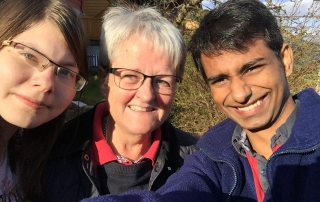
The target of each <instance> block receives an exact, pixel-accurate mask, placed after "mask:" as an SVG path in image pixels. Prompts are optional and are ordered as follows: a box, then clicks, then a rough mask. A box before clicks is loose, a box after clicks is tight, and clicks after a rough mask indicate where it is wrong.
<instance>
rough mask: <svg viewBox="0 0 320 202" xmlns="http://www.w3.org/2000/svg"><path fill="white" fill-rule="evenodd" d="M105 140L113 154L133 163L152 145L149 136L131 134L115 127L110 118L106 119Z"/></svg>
mask: <svg viewBox="0 0 320 202" xmlns="http://www.w3.org/2000/svg"><path fill="white" fill-rule="evenodd" d="M105 121H106V122H105V123H107V125H106V136H107V137H106V139H107V142H108V144H109V146H110V147H111V148H112V150H113V152H115V153H116V154H118V155H121V156H124V157H126V158H127V159H129V160H132V161H135V160H137V159H139V158H140V157H141V156H142V155H144V154H145V153H146V152H147V151H148V150H149V148H150V146H151V144H152V137H151V133H150V134H143V135H141V134H132V133H128V132H126V131H123V130H121V129H120V128H119V127H117V126H116V124H115V123H114V121H113V119H112V117H111V116H108V117H106V120H105Z"/></svg>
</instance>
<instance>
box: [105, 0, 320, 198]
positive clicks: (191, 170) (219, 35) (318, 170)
mask: <svg viewBox="0 0 320 202" xmlns="http://www.w3.org/2000/svg"><path fill="white" fill-rule="evenodd" d="M190 49H191V51H192V53H193V57H194V59H195V61H196V65H197V67H198V68H199V70H200V71H201V73H202V75H203V77H204V79H205V80H206V82H207V83H208V85H209V87H210V90H211V93H212V97H213V100H214V102H215V103H216V105H217V106H218V107H219V109H220V110H221V111H222V112H224V113H225V114H226V115H227V116H228V117H229V118H228V119H227V120H225V121H223V122H222V123H220V124H218V125H216V126H214V127H213V128H211V129H210V130H209V131H208V132H207V133H206V134H204V135H203V137H202V138H201V139H200V141H199V142H198V144H197V146H198V147H199V148H200V150H199V151H197V152H195V153H194V154H193V155H191V156H189V157H188V158H186V160H185V162H184V166H183V167H182V168H181V169H180V171H179V172H178V173H176V174H175V175H173V176H172V177H171V178H169V179H168V181H167V183H166V184H165V185H164V186H163V187H162V188H161V189H160V190H158V191H157V193H156V194H153V193H147V192H143V193H141V192H140V193H139V194H140V196H144V198H143V197H141V200H145V201H152V200H159V201H162V200H163V201H165V200H166V201H320V191H319V190H320V189H319V187H320V149H319V147H320V97H319V95H317V94H316V93H315V92H314V91H313V90H311V89H306V90H304V91H302V92H300V93H299V94H297V95H296V96H294V97H292V96H291V95H290V89H289V85H288V82H287V76H289V75H290V74H291V72H292V68H293V55H292V50H291V48H290V47H289V45H287V44H285V43H284V42H283V38H282V36H281V33H280V30H279V28H278V25H277V22H276V19H275V17H274V16H273V15H272V14H271V13H270V12H269V10H268V9H267V8H266V6H265V5H264V4H262V3H261V2H259V1H258V0H229V1H227V2H226V3H223V4H221V5H220V6H219V7H218V8H216V9H214V10H212V11H210V12H209V13H208V15H207V16H206V17H205V18H204V19H203V21H202V22H201V25H200V27H199V29H198V30H197V31H196V32H195V34H194V36H193V37H192V39H191V42H190ZM134 194H137V192H135V193H134V192H131V193H127V195H126V196H121V197H116V196H109V197H106V198H104V199H105V201H107V200H111V199H114V200H116V199H120V200H124V199H125V198H127V199H130V198H133V196H132V195H134ZM101 201H103V200H101Z"/></svg>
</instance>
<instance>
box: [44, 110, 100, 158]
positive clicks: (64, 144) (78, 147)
mask: <svg viewBox="0 0 320 202" xmlns="http://www.w3.org/2000/svg"><path fill="white" fill-rule="evenodd" d="M96 106H97V105H96ZM96 106H95V107H93V108H92V109H89V110H88V111H86V112H84V113H82V114H80V115H79V116H77V117H75V118H73V119H71V120H70V121H68V122H66V123H65V124H64V125H63V127H62V130H61V131H60V134H59V137H58V139H57V141H56V142H55V144H54V146H53V148H52V151H51V153H50V158H55V157H61V156H64V155H68V154H71V153H73V152H76V151H82V150H83V145H84V144H85V143H86V142H87V141H90V140H91V139H92V130H93V118H94V114H95V111H96Z"/></svg>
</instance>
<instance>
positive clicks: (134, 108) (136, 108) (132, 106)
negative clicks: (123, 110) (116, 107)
mask: <svg viewBox="0 0 320 202" xmlns="http://www.w3.org/2000/svg"><path fill="white" fill-rule="evenodd" d="M129 108H130V109H131V110H133V111H138V112H151V111H153V110H155V109H154V108H152V107H139V106H136V105H130V106H129Z"/></svg>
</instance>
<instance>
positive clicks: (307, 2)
mask: <svg viewBox="0 0 320 202" xmlns="http://www.w3.org/2000/svg"><path fill="white" fill-rule="evenodd" d="M261 1H262V2H265V0H261ZM277 1H281V0H277ZM313 1H314V0H303V1H302V3H301V5H300V8H299V9H300V13H301V14H302V15H303V14H305V13H306V12H307V10H308V8H310V5H311V4H312V2H313ZM274 2H275V1H274ZM282 2H283V3H284V4H285V8H286V10H287V11H288V12H290V11H291V10H292V6H293V4H294V2H291V1H290V0H282ZM202 4H203V5H204V8H205V7H207V8H212V7H213V5H212V3H211V2H210V1H207V0H204V1H202Z"/></svg>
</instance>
